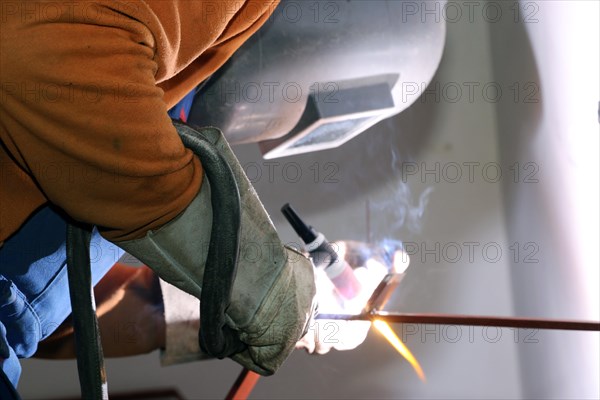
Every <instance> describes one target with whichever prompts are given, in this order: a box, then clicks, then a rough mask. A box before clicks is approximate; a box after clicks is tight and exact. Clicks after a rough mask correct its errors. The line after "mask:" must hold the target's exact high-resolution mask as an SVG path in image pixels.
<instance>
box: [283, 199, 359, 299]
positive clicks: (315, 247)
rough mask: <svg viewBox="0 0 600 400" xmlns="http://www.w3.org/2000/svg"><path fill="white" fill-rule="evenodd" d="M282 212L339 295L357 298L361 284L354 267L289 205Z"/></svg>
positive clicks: (314, 262) (313, 260)
mask: <svg viewBox="0 0 600 400" xmlns="http://www.w3.org/2000/svg"><path fill="white" fill-rule="evenodd" d="M281 212H282V213H283V215H284V216H285V218H286V219H287V220H288V222H289V223H290V225H292V228H294V231H296V233H297V234H298V236H300V238H301V239H302V241H303V242H304V244H305V245H306V249H307V251H308V254H309V256H310V258H311V259H312V262H313V264H314V265H315V267H316V268H318V269H322V270H323V271H324V272H325V274H326V275H327V277H328V278H329V280H330V281H331V282H332V283H333V286H334V287H335V289H336V291H337V292H338V294H339V295H340V296H341V297H342V298H344V299H345V300H350V299H353V298H354V297H356V296H357V295H358V294H359V293H360V290H361V284H360V282H359V281H358V279H356V276H355V275H354V271H353V270H352V267H350V265H349V264H348V263H347V262H346V261H345V260H344V259H343V258H340V257H339V255H338V253H337V251H336V249H335V247H334V245H333V244H332V243H330V242H329V241H328V240H327V239H326V238H325V236H324V235H323V234H322V233H320V232H317V231H316V230H315V229H314V228H313V227H312V226H310V225H307V224H306V223H305V222H304V221H303V220H302V219H301V218H300V217H299V216H298V214H297V213H296V211H295V210H294V209H293V208H292V206H290V204H289V203H287V204H285V205H284V206H283V207H282V208H281Z"/></svg>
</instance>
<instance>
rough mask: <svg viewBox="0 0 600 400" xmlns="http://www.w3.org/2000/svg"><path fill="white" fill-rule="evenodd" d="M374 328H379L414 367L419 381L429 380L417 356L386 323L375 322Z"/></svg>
mask: <svg viewBox="0 0 600 400" xmlns="http://www.w3.org/2000/svg"><path fill="white" fill-rule="evenodd" d="M373 326H375V328H377V330H378V331H379V333H381V334H382V335H383V336H384V337H385V338H386V339H387V340H388V342H390V344H391V345H392V346H394V348H395V349H396V350H397V351H398V353H400V354H401V355H402V357H404V358H405V359H406V361H408V362H409V364H410V365H411V366H412V367H413V369H414V370H415V372H416V373H417V375H418V376H419V379H421V381H423V382H425V381H426V380H427V379H426V378H425V373H424V372H423V369H422V368H421V365H420V364H419V361H417V359H416V358H415V356H414V355H413V354H412V353H411V352H410V350H409V349H408V347H406V345H405V344H404V343H402V342H401V341H400V339H399V338H398V336H397V335H396V334H395V333H394V331H393V330H392V328H391V327H390V326H389V325H388V324H387V323H386V322H384V321H381V320H377V319H376V320H375V321H373Z"/></svg>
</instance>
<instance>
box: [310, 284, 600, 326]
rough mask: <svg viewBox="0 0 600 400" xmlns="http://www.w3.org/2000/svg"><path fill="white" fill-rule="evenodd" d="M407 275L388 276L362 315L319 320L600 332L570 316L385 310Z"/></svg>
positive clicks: (323, 316) (590, 323)
mask: <svg viewBox="0 0 600 400" xmlns="http://www.w3.org/2000/svg"><path fill="white" fill-rule="evenodd" d="M405 275H406V274H388V275H386V276H385V277H384V278H383V279H382V280H381V282H380V283H379V285H378V286H377V288H376V289H375V291H373V294H372V295H371V297H370V298H369V301H368V302H367V304H366V306H365V308H364V309H363V311H362V312H361V313H359V314H318V315H317V316H316V319H327V320H346V321H375V320H380V321H384V322H388V323H404V324H408V323H413V324H432V325H467V326H495V327H500V328H529V329H559V330H576V331H600V322H598V321H582V320H569V319H549V318H527V317H516V316H495V315H463V314H437V313H403V312H394V311H385V310H384V308H385V307H386V305H387V304H388V302H389V300H390V299H391V297H392V295H393V293H394V292H395V291H396V290H398V289H399V287H400V283H401V282H402V280H403V279H404V276H405Z"/></svg>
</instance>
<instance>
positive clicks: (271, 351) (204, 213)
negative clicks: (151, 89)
mask: <svg viewBox="0 0 600 400" xmlns="http://www.w3.org/2000/svg"><path fill="white" fill-rule="evenodd" d="M175 125H176V128H177V130H178V131H179V133H180V134H184V135H185V134H187V135H201V136H202V137H204V138H206V139H207V140H208V141H209V142H211V143H212V144H213V145H214V146H215V147H216V149H217V150H218V152H219V154H220V155H221V156H222V157H223V158H224V159H225V160H226V161H227V164H228V165H229V167H230V168H231V170H232V171H233V173H234V175H235V177H236V179H237V184H238V189H239V194H240V200H241V233H240V242H239V243H240V246H239V247H240V252H239V256H238V265H237V274H236V277H235V281H234V284H233V289H232V293H231V301H230V304H229V307H228V308H227V309H226V316H225V318H226V324H227V326H228V327H230V328H231V329H233V330H234V331H235V333H236V335H237V336H238V337H239V340H240V341H241V342H243V344H244V345H245V346H244V348H243V350H242V351H241V352H238V353H237V354H231V355H228V356H229V357H231V358H232V359H234V360H235V361H237V362H238V363H240V364H242V365H243V366H244V367H246V368H248V369H250V370H252V371H255V372H257V373H259V374H262V375H270V374H273V373H274V372H275V371H276V370H277V369H278V368H279V367H280V366H281V364H282V363H283V361H284V360H285V359H286V358H287V356H288V355H289V354H290V353H291V351H292V350H293V349H294V346H295V344H296V342H297V341H298V339H300V337H301V336H302V335H303V334H304V332H305V330H306V327H307V323H308V321H309V318H310V316H311V315H312V312H313V309H314V305H313V300H314V297H315V292H316V290H315V283H314V273H313V266H312V264H311V262H310V260H309V259H307V258H306V257H304V256H303V255H302V254H300V253H298V252H296V251H295V250H292V249H290V248H287V247H284V245H283V244H282V242H281V240H280V239H279V237H278V235H277V232H276V231H275V228H274V226H273V224H272V222H271V220H270V218H269V216H268V214H267V213H266V211H265V209H264V207H263V205H262V203H261V202H260V200H259V198H258V196H257V194H256V192H255V190H254V188H253V187H252V185H251V184H250V181H249V180H248V178H247V177H246V175H245V173H244V171H243V169H242V167H241V165H240V164H239V162H238V160H237V159H236V157H235V155H234V154H233V152H232V151H231V149H230V147H229V145H228V143H227V141H226V140H225V138H224V137H223V134H222V133H221V132H220V131H219V130H218V129H216V128H203V129H200V130H198V131H196V130H194V129H192V128H190V127H189V126H187V125H183V124H179V123H175ZM218 184H220V182H209V180H208V179H207V176H206V175H205V177H204V180H203V183H202V187H201V190H200V192H199V193H198V195H197V196H196V198H195V199H194V200H193V201H192V203H191V204H190V205H189V206H188V207H187V208H186V209H185V210H184V211H183V212H182V213H181V214H180V215H179V216H177V217H176V218H175V219H174V220H172V221H171V222H169V223H168V224H166V225H164V226H163V227H161V228H160V229H158V230H157V231H155V232H153V231H150V232H148V233H147V235H146V236H145V237H144V238H141V239H136V240H130V241H124V242H118V243H117V245H118V246H120V247H121V248H123V249H124V250H126V251H127V252H129V253H130V254H132V255H134V256H135V257H137V258H139V259H140V260H141V261H142V262H144V263H145V264H146V265H148V266H149V267H150V268H152V269H153V270H154V271H155V272H156V273H157V274H158V275H159V276H160V278H161V279H163V280H164V281H166V282H168V283H170V284H171V285H173V286H175V287H177V288H179V289H181V290H183V291H184V292H187V293H189V294H191V295H193V296H194V297H196V298H198V299H200V298H201V293H202V287H203V286H206V285H214V284H217V283H216V282H204V281H203V274H204V269H205V262H206V259H207V254H208V248H209V241H210V237H211V233H212V232H211V229H212V228H211V227H212V218H213V208H212V206H211V194H210V192H211V187H212V186H214V185H218ZM217 222H218V221H217ZM200 329H202V327H201V328H200Z"/></svg>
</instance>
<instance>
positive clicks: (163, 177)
mask: <svg viewBox="0 0 600 400" xmlns="http://www.w3.org/2000/svg"><path fill="white" fill-rule="evenodd" d="M277 2H278V0H128V1H112V0H98V1H82V2H73V1H60V0H59V1H49V2H47V1H23V2H20V1H5V0H0V41H1V42H0V43H1V45H0V141H1V142H0V242H2V241H3V240H5V239H6V238H8V237H10V235H12V234H13V233H14V232H15V231H16V230H17V229H18V228H19V227H20V226H21V225H22V224H23V222H24V221H25V220H26V219H27V218H28V216H29V215H31V214H32V213H33V212H34V211H35V210H36V209H37V208H38V207H40V206H42V205H44V204H46V203H48V202H50V203H52V204H54V205H55V206H57V207H59V208H60V209H62V210H64V211H65V212H66V213H67V214H69V215H70V216H72V217H73V218H75V219H77V220H79V221H83V222H87V223H91V224H94V225H97V226H98V227H99V229H100V231H101V233H102V235H103V236H104V237H106V238H107V239H109V240H111V241H120V240H129V239H135V238H139V237H142V236H144V234H145V233H146V232H147V231H148V230H150V229H156V228H159V227H160V226H162V225H164V224H165V223H167V222H169V221H170V220H171V219H173V218H174V217H175V216H176V215H177V214H179V213H180V212H181V211H183V210H184V209H185V208H186V207H187V205H188V204H189V203H190V202H191V200H192V199H193V198H194V197H195V195H196V194H197V192H198V190H199V188H200V185H201V182H202V166H201V164H200V161H199V160H198V159H197V158H196V157H195V156H194V155H193V154H192V153H191V152H190V151H189V150H187V149H185V148H184V147H183V145H182V143H181V141H180V140H179V137H178V135H177V132H176V131H175V129H174V127H173V125H172V124H171V122H170V119H169V117H168V115H167V110H168V109H169V108H170V107H172V106H173V105H175V104H176V103H177V102H178V101H179V100H180V99H181V98H183V96H184V95H185V94H186V93H188V92H189V91H190V90H192V89H193V88H194V87H195V86H196V85H198V84H199V83H200V82H202V81H203V80H204V79H206V78H207V77H208V76H210V75H211V74H212V73H213V72H214V71H216V70H217V69H218V68H219V67H220V66H221V65H223V64H224V63H225V62H226V61H227V59H228V58H229V57H230V56H231V54H232V53H233V52H234V51H235V50H236V49H237V48H239V47H240V46H241V45H242V44H243V43H244V41H245V40H246V39H247V38H248V37H249V36H250V35H252V34H253V33H254V32H255V31H257V30H258V28H259V27H260V26H261V25H262V24H263V23H264V22H265V21H266V20H267V18H269V15H270V14H271V13H272V12H273V10H274V9H275V7H276V5H277Z"/></svg>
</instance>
